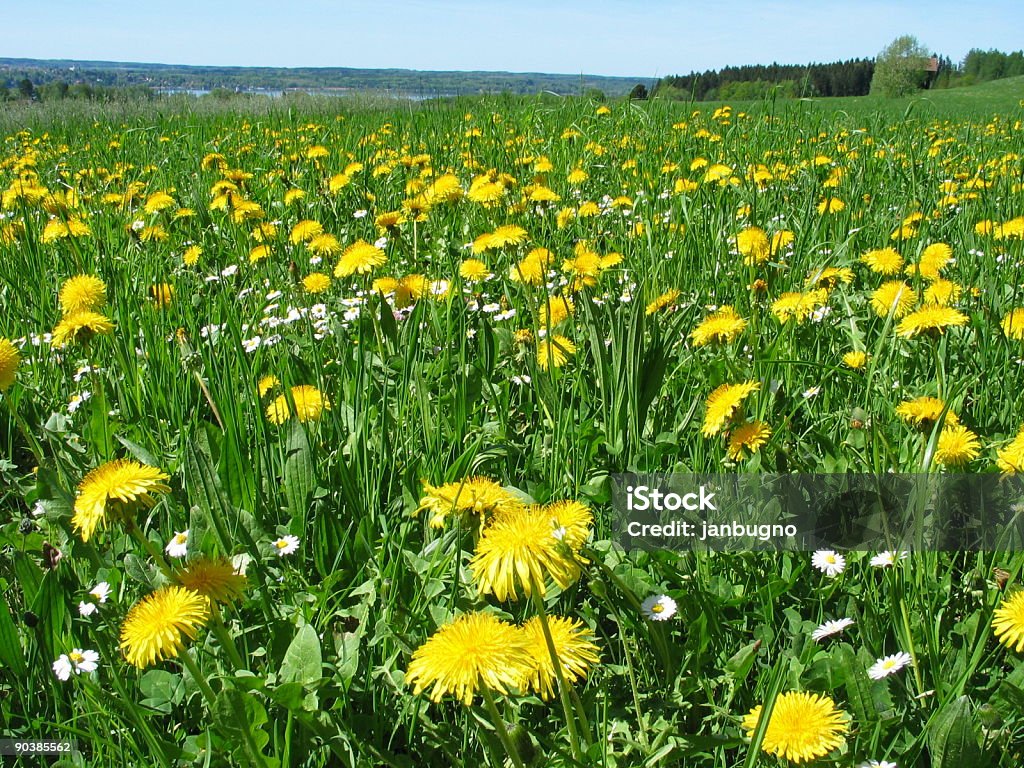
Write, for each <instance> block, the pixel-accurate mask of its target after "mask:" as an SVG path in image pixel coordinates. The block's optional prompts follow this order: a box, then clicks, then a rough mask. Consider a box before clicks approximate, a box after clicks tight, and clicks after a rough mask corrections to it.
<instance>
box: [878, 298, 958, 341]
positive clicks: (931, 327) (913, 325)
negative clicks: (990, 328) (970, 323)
mask: <svg viewBox="0 0 1024 768" xmlns="http://www.w3.org/2000/svg"><path fill="white" fill-rule="evenodd" d="M966 324H967V315H965V314H964V313H963V312H960V311H959V310H956V309H953V308H952V307H943V306H938V305H935V304H929V305H927V306H925V307H922V308H921V309H919V310H917V311H916V312H911V313H910V314H909V315H907V316H906V317H905V318H903V320H902V321H901V322H900V324H899V325H898V326H896V333H897V334H899V335H900V336H902V337H904V338H906V339H910V338H913V337H914V336H920V335H926V336H940V335H942V334H943V333H945V332H946V329H947V328H952V327H956V326H961V325H966Z"/></svg>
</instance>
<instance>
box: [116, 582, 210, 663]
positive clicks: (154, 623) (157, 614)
mask: <svg viewBox="0 0 1024 768" xmlns="http://www.w3.org/2000/svg"><path fill="white" fill-rule="evenodd" d="M209 617H210V604H209V601H208V600H207V599H206V597H204V596H203V595H201V594H199V593H198V592H193V591H192V590H190V589H186V588H185V587H181V586H166V587H161V588H160V589H158V590H157V591H156V592H153V593H151V594H150V595H148V596H146V597H145V598H143V599H142V600H140V601H139V602H138V603H136V604H135V605H134V606H132V609H131V610H130V611H128V615H127V616H126V617H125V620H124V623H123V624H122V625H121V646H120V647H121V651H122V653H124V656H125V658H126V659H127V660H128V663H129V664H132V665H134V666H136V667H138V668H139V669H144V668H146V667H148V666H152V665H153V664H156V663H158V662H160V661H162V660H163V659H165V658H169V657H174V656H177V655H178V654H179V653H180V652H181V650H182V648H183V640H182V638H183V637H187V638H188V639H190V640H195V638H196V635H197V634H198V632H199V630H200V629H201V628H202V627H204V626H205V625H206V622H207V620H208V619H209Z"/></svg>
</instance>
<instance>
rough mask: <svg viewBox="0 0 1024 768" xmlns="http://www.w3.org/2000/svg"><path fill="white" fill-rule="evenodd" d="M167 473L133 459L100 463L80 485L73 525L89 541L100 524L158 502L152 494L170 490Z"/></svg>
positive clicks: (122, 517) (123, 516)
mask: <svg viewBox="0 0 1024 768" xmlns="http://www.w3.org/2000/svg"><path fill="white" fill-rule="evenodd" d="M167 479H168V476H167V475H166V474H164V473H163V472H161V471H160V470H159V469H157V468H156V467H151V466H148V465H146V464H141V463H139V462H138V461H135V460H134V459H117V460H115V461H110V462H107V463H106V464H101V465H100V466H98V467H96V469H94V470H92V471H91V472H90V473H89V474H87V475H86V476H85V478H84V479H83V480H82V482H81V483H79V485H78V496H77V497H76V498H75V508H74V514H73V515H72V517H71V527H72V528H74V529H75V531H76V532H77V533H78V534H79V535H80V536H81V537H82V541H88V540H89V537H90V536H92V534H93V532H94V531H95V530H96V527H97V526H98V525H100V524H101V523H102V524H106V523H107V521H118V520H126V519H129V516H130V515H131V514H132V513H133V512H134V511H135V510H136V509H138V508H139V507H146V508H149V507H152V506H154V505H155V504H156V501H157V500H156V499H155V498H154V497H153V494H157V493H170V491H171V489H170V488H169V487H168V486H167V485H166V484H165V483H164V482H163V481H164V480H167Z"/></svg>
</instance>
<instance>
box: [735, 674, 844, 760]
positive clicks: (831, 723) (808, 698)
mask: <svg viewBox="0 0 1024 768" xmlns="http://www.w3.org/2000/svg"><path fill="white" fill-rule="evenodd" d="M762 709H763V708H762V706H761V705H758V706H756V707H754V709H752V710H751V711H750V713H749V714H747V716H746V717H744V718H743V723H742V726H743V729H744V730H745V731H746V732H747V737H748V738H753V735H754V732H755V731H756V730H757V726H758V723H759V722H760V720H761V711H762ZM848 730H849V722H848V718H847V715H846V713H845V712H843V711H842V710H840V709H837V708H836V705H835V702H834V701H832V699H830V698H829V697H828V696H822V695H821V694H817V693H808V692H806V691H800V692H797V691H789V692H786V693H782V694H779V696H777V697H776V699H775V705H774V706H773V707H772V713H771V716H770V718H769V720H768V727H767V728H766V729H765V731H764V739H763V741H762V742H761V749H762V750H763V751H764V752H767V753H768V754H770V755H775V756H776V757H783V758H785V759H787V760H790V761H792V762H794V763H802V762H807V761H810V760H815V759H817V758H819V757H824V756H825V755H827V754H828V753H829V752H831V751H833V750H834V749H836V748H837V747H839V746H841V745H842V744H843V740H844V739H843V734H845V733H846V732H847V731H848Z"/></svg>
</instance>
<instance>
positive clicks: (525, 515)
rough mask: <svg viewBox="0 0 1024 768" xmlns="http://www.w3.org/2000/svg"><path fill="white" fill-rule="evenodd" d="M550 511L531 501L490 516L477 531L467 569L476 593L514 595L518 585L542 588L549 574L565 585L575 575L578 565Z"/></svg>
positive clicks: (530, 589) (515, 597)
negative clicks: (555, 526)
mask: <svg viewBox="0 0 1024 768" xmlns="http://www.w3.org/2000/svg"><path fill="white" fill-rule="evenodd" d="M551 522H552V521H551V516H550V515H549V514H547V513H546V512H545V511H544V509H543V507H540V506H537V505H534V506H531V507H520V508H518V509H513V510H510V511H506V512H504V513H502V514H501V515H499V516H496V517H495V518H494V520H493V522H491V523H490V524H489V525H487V526H486V527H485V528H484V529H483V532H482V533H481V536H480V539H479V541H477V545H476V553H475V554H474V555H473V557H472V559H471V560H470V561H469V567H470V570H471V571H472V572H473V577H474V579H475V580H476V583H477V590H478V591H479V593H480V594H481V595H489V594H493V595H494V596H495V597H496V598H497V599H498V600H508V599H511V600H518V599H519V593H518V591H517V589H521V590H522V592H523V594H525V595H530V594H532V593H533V589H534V588H537V589H540V590H542V591H543V590H544V585H545V584H546V583H547V581H548V578H549V577H550V578H551V580H552V581H554V582H555V583H556V584H557V585H558V586H559V587H561V588H562V589H568V588H569V587H570V586H572V584H574V583H575V582H576V580H577V579H579V577H580V564H579V562H577V560H576V559H575V558H574V557H573V556H572V553H571V550H569V548H568V547H567V546H566V545H565V544H563V543H562V542H561V541H560V540H559V539H558V538H557V537H556V533H557V531H556V529H555V528H553V527H552V524H551Z"/></svg>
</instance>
